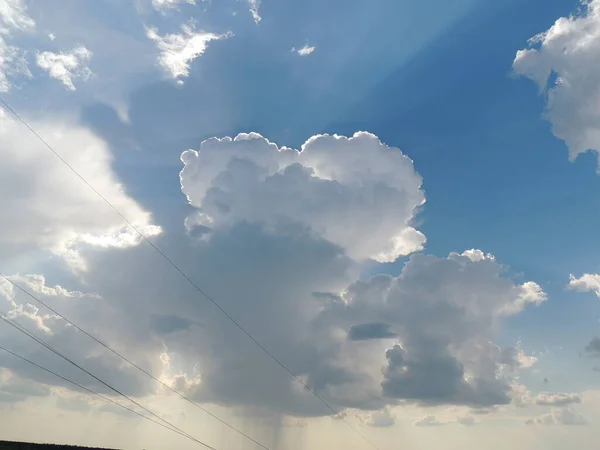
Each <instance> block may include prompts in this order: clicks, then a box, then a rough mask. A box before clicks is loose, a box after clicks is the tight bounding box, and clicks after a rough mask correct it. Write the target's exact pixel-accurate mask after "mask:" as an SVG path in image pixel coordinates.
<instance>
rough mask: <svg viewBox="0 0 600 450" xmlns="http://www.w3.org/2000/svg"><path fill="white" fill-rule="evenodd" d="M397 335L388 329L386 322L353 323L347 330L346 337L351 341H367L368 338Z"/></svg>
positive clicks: (383, 337) (385, 337)
mask: <svg viewBox="0 0 600 450" xmlns="http://www.w3.org/2000/svg"><path fill="white" fill-rule="evenodd" d="M395 336H397V335H396V333H394V332H393V331H390V326H389V325H388V324H386V323H365V324H361V325H353V326H352V327H351V328H350V331H349V332H348V339H350V340H351V341H368V340H370V339H387V338H393V337H395Z"/></svg>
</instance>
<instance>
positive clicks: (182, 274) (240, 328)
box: [0, 98, 379, 450]
mask: <svg viewBox="0 0 600 450" xmlns="http://www.w3.org/2000/svg"><path fill="white" fill-rule="evenodd" d="M0 103H2V104H3V105H4V107H5V108H6V109H8V110H9V111H10V112H11V113H12V114H13V115H14V116H15V117H16V118H17V119H18V120H19V121H20V122H21V123H22V124H23V125H24V126H25V127H26V128H27V129H28V130H29V131H30V132H31V133H32V134H33V135H34V136H36V137H37V138H38V139H39V140H40V142H42V144H44V146H46V147H47V148H48V149H49V150H50V151H51V152H52V153H53V154H54V155H55V156H56V157H57V158H58V159H59V160H60V161H61V162H62V163H63V164H65V165H66V166H67V167H68V168H69V169H70V170H71V172H73V173H74V174H75V175H76V176H77V177H78V178H79V179H80V180H81V181H82V182H83V183H84V184H85V185H86V186H87V187H88V188H89V189H91V190H92V191H93V192H94V193H95V194H96V195H97V196H98V197H100V199H101V200H103V201H104V203H106V204H107V205H108V207H109V208H110V209H112V210H113V211H114V212H115V213H116V214H117V215H118V216H119V217H120V218H121V219H122V220H123V221H124V222H125V223H126V224H127V225H128V226H130V227H131V228H132V229H133V230H134V231H135V233H136V234H137V235H138V236H139V237H140V238H141V239H142V240H143V241H144V242H145V243H146V244H147V245H149V246H150V247H152V248H153V249H154V250H155V251H156V252H157V253H158V254H159V255H160V256H161V257H162V258H163V259H164V260H165V261H166V262H167V263H169V265H171V267H172V268H173V269H174V270H175V271H176V272H178V273H179V274H180V275H181V276H182V277H183V278H184V279H185V280H186V281H187V282H188V283H189V284H190V285H191V286H192V287H194V288H195V289H196V290H197V291H198V292H199V293H200V294H201V295H202V296H204V298H206V299H207V300H208V301H210V302H211V303H212V304H213V305H214V306H215V307H216V308H217V309H218V310H219V311H220V312H221V313H222V314H223V315H224V316H225V317H227V319H229V320H230V321H231V322H232V323H233V324H234V325H235V326H236V327H237V328H238V329H239V330H240V331H241V332H242V333H243V334H245V335H246V337H248V338H249V339H250V340H251V341H252V342H253V343H254V344H255V345H256V346H257V347H259V348H260V349H261V350H262V351H263V352H264V353H265V354H266V355H267V356H269V357H270V358H271V359H272V360H273V361H275V362H276V363H277V365H279V366H280V367H281V368H282V369H284V370H285V371H286V372H287V373H288V374H289V375H290V376H292V378H294V379H295V380H296V381H297V382H298V383H299V384H300V385H301V386H302V387H303V388H304V389H306V390H307V391H309V392H310V393H311V394H312V395H314V396H315V397H316V398H317V399H318V400H319V401H320V402H321V403H322V404H323V405H324V406H325V407H326V408H327V409H328V410H330V411H331V412H333V413H334V415H337V416H339V417H340V418H341V420H342V421H343V422H344V423H345V424H346V425H347V426H348V427H349V428H350V429H351V430H352V431H353V432H355V433H356V434H358V435H359V436H360V437H361V438H362V439H363V440H364V441H365V442H366V443H368V444H369V445H370V446H371V447H373V448H374V449H376V450H379V449H378V447H377V446H376V445H375V444H374V443H373V442H371V441H370V440H369V439H368V438H367V437H366V436H365V435H364V434H363V433H361V432H360V431H359V430H358V429H357V428H355V427H354V426H352V424H351V423H350V422H348V421H347V420H346V419H345V418H344V417H342V416H340V415H339V411H337V410H336V409H335V408H334V407H333V406H331V405H330V404H329V403H328V402H327V401H326V400H325V399H324V398H323V397H322V396H320V395H319V394H318V393H317V392H316V391H315V390H314V389H311V388H310V387H309V386H308V385H307V384H306V383H305V382H304V381H302V379H301V378H300V377H299V376H298V375H296V374H295V373H294V372H293V371H292V370H291V369H290V368H289V367H288V366H287V365H286V364H284V363H283V362H282V361H281V360H280V359H279V358H277V357H276V356H275V355H274V354H273V353H271V352H270V351H269V350H268V349H267V348H266V347H265V346H264V345H263V344H261V343H260V342H259V341H258V340H257V339H256V338H255V337H254V336H252V334H251V333H250V332H249V331H248V330H246V328H245V327H243V326H242V325H241V324H240V323H239V322H238V321H237V320H236V319H235V318H234V317H233V316H232V315H231V314H230V313H229V312H228V311H227V310H225V309H224V308H223V307H222V306H221V305H220V303H219V302H217V301H216V300H215V299H214V298H213V297H211V296H210V295H209V294H208V293H207V292H205V291H204V290H203V289H202V288H201V287H200V286H199V285H198V284H197V283H195V282H194V281H193V280H192V279H191V278H190V277H189V276H188V275H187V274H186V273H185V272H184V271H183V270H182V269H181V268H180V267H179V266H178V265H177V264H176V263H175V262H174V261H173V260H172V259H171V258H169V257H168V256H167V255H166V254H165V253H164V252H163V251H162V250H161V249H160V248H159V247H158V246H156V245H155V244H154V243H153V242H152V241H151V240H150V239H148V237H146V235H145V234H144V233H142V232H141V231H140V230H139V229H138V227H136V226H135V225H134V224H133V223H132V222H131V221H130V220H129V219H127V217H125V215H123V213H121V212H120V211H119V210H118V209H117V208H116V207H115V206H114V205H113V204H112V203H111V202H110V201H109V200H108V199H107V198H106V197H105V196H104V195H102V194H101V193H100V192H99V191H98V190H97V189H96V188H95V187H94V186H93V185H92V184H90V183H89V182H88V181H87V180H86V179H85V177H84V176H83V175H81V174H80V173H79V172H78V171H77V170H76V169H75V168H74V167H73V166H72V165H71V164H69V162H68V161H67V160H65V159H64V158H63V157H62V156H61V155H60V153H58V152H57V151H56V150H54V148H53V147H52V146H51V145H50V144H49V143H48V142H47V141H46V140H45V139H44V138H43V137H42V136H40V135H39V134H38V133H37V132H36V131H35V129H34V128H32V127H31V126H30V125H29V124H28V123H27V122H26V121H25V119H23V118H22V117H21V116H20V115H19V114H18V113H17V112H16V111H15V110H14V109H12V108H11V107H10V106H9V105H8V104H7V103H6V101H5V100H4V99H2V98H0Z"/></svg>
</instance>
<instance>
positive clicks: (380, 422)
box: [367, 406, 396, 428]
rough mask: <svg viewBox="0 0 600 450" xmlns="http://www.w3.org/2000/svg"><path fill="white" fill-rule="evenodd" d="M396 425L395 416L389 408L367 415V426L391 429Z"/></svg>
mask: <svg viewBox="0 0 600 450" xmlns="http://www.w3.org/2000/svg"><path fill="white" fill-rule="evenodd" d="M395 423H396V416H395V415H394V413H393V412H392V410H391V409H390V408H389V407H387V406H386V407H385V408H383V409H382V410H381V411H376V412H374V413H371V414H370V415H369V420H368V421H367V425H369V426H371V427H377V428H387V427H391V426H393V425H394V424H395Z"/></svg>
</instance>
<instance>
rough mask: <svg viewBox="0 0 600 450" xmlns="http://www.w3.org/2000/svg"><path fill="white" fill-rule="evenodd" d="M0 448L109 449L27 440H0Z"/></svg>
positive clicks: (29, 449) (24, 449)
mask: <svg viewBox="0 0 600 450" xmlns="http://www.w3.org/2000/svg"><path fill="white" fill-rule="evenodd" d="M0 450H109V449H102V448H92V447H78V446H76V445H54V444H32V443H29V442H9V441H0Z"/></svg>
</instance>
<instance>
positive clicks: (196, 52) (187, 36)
mask: <svg viewBox="0 0 600 450" xmlns="http://www.w3.org/2000/svg"><path fill="white" fill-rule="evenodd" d="M146 35H147V36H148V38H149V39H151V40H152V41H154V42H155V43H156V46H157V48H158V50H159V53H160V56H159V57H158V63H159V64H160V66H161V67H162V68H163V69H164V70H165V71H166V72H167V73H168V74H169V75H171V76H172V77H173V78H179V77H187V76H189V74H190V64H191V63H192V61H193V60H194V59H196V58H197V57H199V56H201V55H203V54H204V52H205V51H206V48H207V47H208V43H209V42H211V41H215V40H219V39H225V38H228V37H231V36H233V33H231V32H227V33H224V34H216V33H209V32H205V31H196V30H195V28H194V26H193V25H183V26H182V27H181V33H179V34H175V33H174V34H166V35H164V36H160V35H159V34H158V31H157V30H156V29H155V28H148V29H147V32H146Z"/></svg>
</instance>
